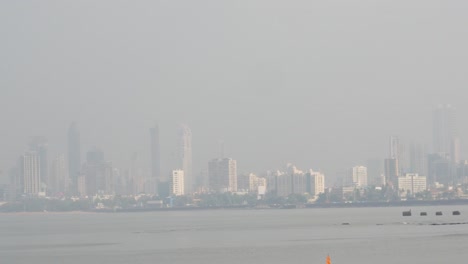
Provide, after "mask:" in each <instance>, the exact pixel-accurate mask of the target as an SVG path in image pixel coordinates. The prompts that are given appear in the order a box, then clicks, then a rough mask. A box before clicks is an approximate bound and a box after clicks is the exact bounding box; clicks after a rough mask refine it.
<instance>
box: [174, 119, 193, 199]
mask: <svg viewBox="0 0 468 264" xmlns="http://www.w3.org/2000/svg"><path fill="white" fill-rule="evenodd" d="M178 136H179V137H178V138H179V142H178V164H177V165H178V167H180V168H182V170H183V171H184V184H185V188H184V189H185V193H186V194H189V193H192V192H193V189H194V186H193V185H194V179H193V174H192V130H191V129H190V128H189V127H188V126H187V125H180V127H179V135H178Z"/></svg>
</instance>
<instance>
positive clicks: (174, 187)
mask: <svg viewBox="0 0 468 264" xmlns="http://www.w3.org/2000/svg"><path fill="white" fill-rule="evenodd" d="M184 187H185V184H184V171H183V170H173V171H172V174H171V194H172V195H175V196H181V195H184V194H185V191H184Z"/></svg>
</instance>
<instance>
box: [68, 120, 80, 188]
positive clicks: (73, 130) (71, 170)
mask: <svg viewBox="0 0 468 264" xmlns="http://www.w3.org/2000/svg"><path fill="white" fill-rule="evenodd" d="M80 169H81V148H80V132H79V131H78V127H77V125H76V123H75V122H73V123H72V124H71V125H70V128H69V129H68V176H69V177H70V191H71V192H72V193H77V192H78V177H79V176H80Z"/></svg>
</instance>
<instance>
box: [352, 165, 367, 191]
mask: <svg viewBox="0 0 468 264" xmlns="http://www.w3.org/2000/svg"><path fill="white" fill-rule="evenodd" d="M352 178H353V183H354V184H355V185H356V187H367V168H366V167H364V166H355V167H353V169H352Z"/></svg>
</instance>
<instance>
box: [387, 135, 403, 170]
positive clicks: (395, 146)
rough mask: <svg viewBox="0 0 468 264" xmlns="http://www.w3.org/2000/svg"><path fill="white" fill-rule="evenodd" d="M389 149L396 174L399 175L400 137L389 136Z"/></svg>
mask: <svg viewBox="0 0 468 264" xmlns="http://www.w3.org/2000/svg"><path fill="white" fill-rule="evenodd" d="M389 143H390V144H389V150H390V153H389V154H390V155H389V158H390V159H394V160H395V164H396V172H397V175H400V170H401V157H400V156H401V155H400V154H401V149H400V139H399V138H398V137H397V136H390V140H389Z"/></svg>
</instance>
